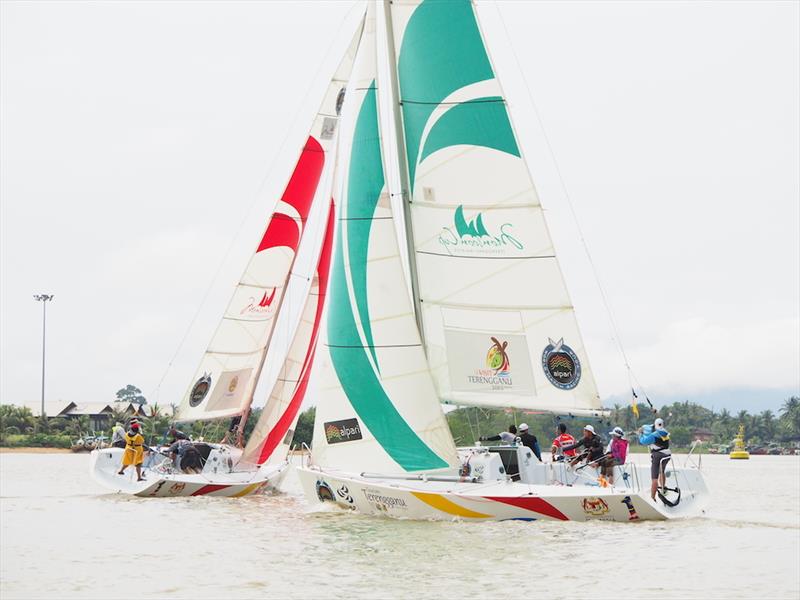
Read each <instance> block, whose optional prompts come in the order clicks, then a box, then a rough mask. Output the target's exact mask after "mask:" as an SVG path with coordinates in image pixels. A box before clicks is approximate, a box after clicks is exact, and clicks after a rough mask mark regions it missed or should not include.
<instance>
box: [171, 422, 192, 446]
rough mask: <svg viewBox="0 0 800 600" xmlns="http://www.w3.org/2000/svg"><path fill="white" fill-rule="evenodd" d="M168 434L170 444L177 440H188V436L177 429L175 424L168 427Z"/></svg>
mask: <svg viewBox="0 0 800 600" xmlns="http://www.w3.org/2000/svg"><path fill="white" fill-rule="evenodd" d="M168 435H169V436H170V437H171V438H172V442H170V444H174V443H175V442H177V441H178V440H188V439H189V436H188V435H186V434H185V433H183V432H182V431H180V430H178V429H177V428H176V427H175V425H172V426H171V427H170V428H169V432H168Z"/></svg>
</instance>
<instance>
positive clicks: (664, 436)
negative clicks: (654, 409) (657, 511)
mask: <svg viewBox="0 0 800 600" xmlns="http://www.w3.org/2000/svg"><path fill="white" fill-rule="evenodd" d="M639 443H640V444H642V445H649V446H650V478H651V480H652V481H651V483H650V497H651V498H652V499H653V500H655V499H656V491H657V490H658V487H659V486H661V487H662V488H663V487H666V468H667V463H668V462H669V461H670V458H672V451H671V450H670V449H669V431H667V429H666V427H664V419H662V418H660V417H659V418H658V419H656V420H655V422H654V423H653V424H652V425H644V426H643V427H642V428H641V429H640V435H639Z"/></svg>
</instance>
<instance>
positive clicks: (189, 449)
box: [167, 440, 201, 473]
mask: <svg viewBox="0 0 800 600" xmlns="http://www.w3.org/2000/svg"><path fill="white" fill-rule="evenodd" d="M167 452H169V456H170V458H171V459H172V461H173V462H174V463H175V466H176V467H178V468H179V469H180V470H182V471H183V472H184V473H197V472H199V470H198V469H199V468H200V467H201V464H200V454H199V452H197V449H196V448H195V447H194V444H193V443H192V442H190V441H189V440H176V441H175V442H174V443H173V444H172V445H170V447H169V448H168V449H167Z"/></svg>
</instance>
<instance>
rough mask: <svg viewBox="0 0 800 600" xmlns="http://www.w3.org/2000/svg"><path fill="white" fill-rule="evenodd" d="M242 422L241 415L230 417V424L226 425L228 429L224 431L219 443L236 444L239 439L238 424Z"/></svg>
mask: <svg viewBox="0 0 800 600" xmlns="http://www.w3.org/2000/svg"><path fill="white" fill-rule="evenodd" d="M241 423H242V415H236V416H235V417H233V418H232V419H231V422H230V424H229V425H228V431H226V432H225V435H224V437H223V438H222V440H221V441H220V444H229V443H231V442H234V443H236V444H237V445H239V444H238V441H239V435H238V434H239V426H240V425H241Z"/></svg>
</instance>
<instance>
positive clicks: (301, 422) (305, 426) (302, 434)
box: [292, 406, 317, 448]
mask: <svg viewBox="0 0 800 600" xmlns="http://www.w3.org/2000/svg"><path fill="white" fill-rule="evenodd" d="M316 416H317V408H316V407H315V406H311V407H309V408H307V409H306V410H304V411H303V412H301V413H300V416H299V417H298V418H297V425H296V426H295V428H294V438H293V439H292V446H297V447H298V448H299V447H301V446H302V445H303V444H306V445H307V446H308V447H309V448H310V447H311V438H312V437H314V418H315V417H316Z"/></svg>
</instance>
